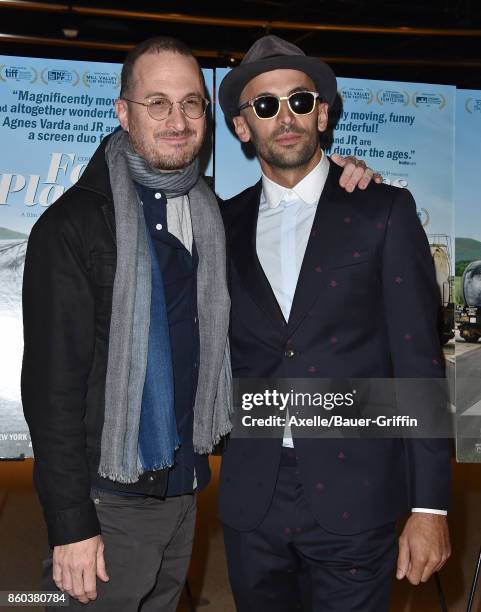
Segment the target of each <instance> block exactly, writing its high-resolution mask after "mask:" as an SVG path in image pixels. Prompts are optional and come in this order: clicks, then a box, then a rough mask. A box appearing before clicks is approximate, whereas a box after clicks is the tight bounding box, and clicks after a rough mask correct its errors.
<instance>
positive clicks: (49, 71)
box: [0, 56, 213, 457]
mask: <svg viewBox="0 0 481 612" xmlns="http://www.w3.org/2000/svg"><path fill="white" fill-rule="evenodd" d="M120 70H121V65H120V64H111V63H98V62H81V61H70V60H69V61H67V60H54V59H41V58H26V57H10V56H0V142H1V143H2V146H1V148H0V338H1V350H0V424H1V425H0V457H19V456H22V455H24V456H25V457H29V456H32V449H31V444H30V436H29V434H28V428H27V425H26V423H25V421H24V418H23V411H22V406H21V398H20V370H21V361H22V353H23V328H22V312H21V289H22V275H23V264H24V259H25V250H26V245H27V240H28V235H29V233H30V229H31V228H32V226H33V224H34V223H35V221H36V220H37V219H38V218H39V217H40V215H41V214H42V212H43V211H44V210H45V209H46V208H47V207H48V206H49V205H50V204H52V203H53V202H54V201H55V200H56V199H57V198H58V197H59V196H60V195H62V193H64V191H65V190H66V189H68V188H69V187H71V186H72V185H73V184H74V183H75V182H76V181H77V180H78V178H79V176H80V175H81V173H82V172H83V170H84V168H85V166H86V165H87V163H88V161H89V159H90V157H91V155H92V153H93V151H95V149H96V148H97V146H98V144H99V143H100V141H101V140H102V138H104V137H105V136H107V135H108V134H110V133H111V132H112V131H113V130H114V129H115V128H116V127H117V126H118V121H117V118H116V115H115V109H114V102H115V100H116V99H117V98H118V96H119V91H120ZM203 72H204V78H205V81H206V85H207V89H208V91H209V95H210V98H211V99H212V91H213V71H212V70H204V71H203ZM146 112H147V111H146ZM208 140H209V139H208ZM203 158H204V168H205V172H206V174H208V175H209V174H210V175H211V174H212V173H213V162H212V151H211V150H208V151H207V152H206V153H204V156H203Z"/></svg>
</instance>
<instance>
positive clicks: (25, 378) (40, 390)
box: [22, 139, 167, 546]
mask: <svg viewBox="0 0 481 612" xmlns="http://www.w3.org/2000/svg"><path fill="white" fill-rule="evenodd" d="M106 140H108V139H106ZM106 140H105V141H104V142H103V143H102V144H101V145H100V147H99V148H98V149H97V151H96V152H95V154H94V156H93V158H92V160H91V161H90V163H89V164H88V166H87V168H86V169H85V171H84V173H83V175H82V176H81V177H80V179H79V181H78V182H77V183H76V184H75V185H74V186H73V187H71V188H70V189H69V190H68V191H67V192H66V193H65V194H64V195H63V196H61V197H60V198H59V199H58V200H57V201H56V202H55V203H54V204H52V205H51V206H50V207H49V208H48V209H47V210H46V211H45V212H44V213H43V215H42V216H41V217H40V219H39V220H38V221H37V222H36V224H35V225H34V227H33V229H32V232H31V234H30V238H29V241H28V247H27V255H26V260H25V272H24V281H23V317H24V341H25V348H24V357H23V367H22V401H23V409H24V414H25V418H26V420H27V423H28V426H29V428H30V434H31V438H32V443H33V451H34V456H35V463H34V482H35V486H36V488H37V491H38V495H39V498H40V502H41V504H42V506H43V510H44V514H45V519H46V523H47V529H48V534H49V541H50V544H51V546H55V545H59V544H67V543H71V542H76V541H80V540H84V539H86V538H90V537H93V536H94V535H97V534H99V533H100V527H99V522H98V520H97V514H96V511H95V507H94V504H93V502H92V500H91V499H90V489H91V486H92V485H97V486H102V483H103V479H102V478H100V477H99V476H98V474H97V469H98V465H99V460H100V443H101V435H102V427H103V421H104V407H105V397H104V395H105V377H106V371H107V355H108V338H109V330H110V315H111V307H112V290H113V282H114V276H115V267H116V244H115V217H114V207H113V201H112V191H111V188H110V182H109V175H108V168H107V165H106V163H105V146H106ZM166 485H167V470H161V471H158V472H150V473H146V474H143V475H142V477H141V478H140V480H139V481H138V482H137V483H134V484H131V485H122V484H119V483H118V484H116V485H114V486H115V488H116V489H118V490H123V491H130V492H138V493H145V494H149V495H159V496H162V495H163V494H164V492H165V489H166Z"/></svg>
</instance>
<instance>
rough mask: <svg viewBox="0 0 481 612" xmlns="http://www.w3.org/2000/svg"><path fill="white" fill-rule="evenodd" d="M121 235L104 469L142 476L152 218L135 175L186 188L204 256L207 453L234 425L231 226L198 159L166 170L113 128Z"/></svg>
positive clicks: (202, 381)
mask: <svg viewBox="0 0 481 612" xmlns="http://www.w3.org/2000/svg"><path fill="white" fill-rule="evenodd" d="M106 161H107V165H108V168H109V175H110V184H111V187H112V193H113V199H114V208H115V226H116V240H117V268H116V273H115V281H114V288H113V296H112V315H111V322H110V337H109V352H108V362H107V378H106V385H105V416H104V425H103V430H102V442H101V457H100V464H99V474H100V475H101V476H103V477H105V478H109V479H111V480H115V481H118V482H125V483H130V482H136V481H137V480H138V478H139V474H140V467H141V466H140V462H139V458H138V434H139V423H140V411H141V404H142V392H143V387H144V381H145V372H146V366H147V351H148V336H149V325H150V299H151V262H150V252H149V247H148V243H147V235H146V231H147V230H146V226H145V220H144V215H143V212H142V210H141V208H140V202H139V198H138V195H137V192H136V189H135V186H134V184H133V180H132V179H133V177H134V176H135V180H138V181H139V182H141V183H142V184H143V185H147V186H151V187H154V188H157V189H160V190H163V191H166V192H167V194H168V197H176V196H179V195H183V194H185V193H186V191H188V198H189V202H190V213H191V219H192V230H193V234H194V239H195V243H196V248H197V252H198V256H199V263H198V269H197V302H198V314H199V332H200V364H199V383H198V387H197V394H196V399H195V406H194V435H193V442H194V450H195V451H196V452H198V453H204V454H205V453H209V452H211V451H212V449H213V447H214V446H215V445H216V444H217V443H218V442H219V440H220V439H221V438H222V437H223V436H225V435H226V434H227V433H228V432H229V431H230V429H231V421H230V417H231V415H232V392H231V376H232V374H231V365H230V353H229V341H228V336H227V333H228V326H229V311H230V299H229V294H228V290H227V281H226V276H227V272H226V254H225V234H224V227H223V223H222V219H221V216H220V212H219V207H218V204H217V201H216V198H215V196H214V194H213V193H212V191H211V190H210V189H209V188H208V187H207V185H206V184H205V182H204V180H203V179H202V178H198V165H197V163H196V162H194V163H193V164H191V165H190V166H188V167H187V168H186V169H185V171H180V172H175V173H174V172H160V171H158V170H156V169H154V168H152V167H150V166H149V165H148V164H147V163H146V162H145V161H144V160H142V159H141V158H140V157H139V156H138V155H136V154H135V152H134V151H133V150H132V147H131V145H130V140H129V137H128V134H127V133H126V132H124V131H122V130H120V131H117V132H114V133H113V134H112V136H111V137H110V141H109V143H108V145H107V148H106Z"/></svg>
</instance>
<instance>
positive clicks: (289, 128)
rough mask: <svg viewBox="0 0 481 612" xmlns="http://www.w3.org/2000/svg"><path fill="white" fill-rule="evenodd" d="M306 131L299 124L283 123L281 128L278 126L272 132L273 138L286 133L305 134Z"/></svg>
mask: <svg viewBox="0 0 481 612" xmlns="http://www.w3.org/2000/svg"><path fill="white" fill-rule="evenodd" d="M305 132H306V130H303V129H302V128H300V127H297V126H285V125H281V126H280V127H279V128H277V130H275V131H274V132H273V133H272V135H271V139H274V138H278V137H279V136H284V135H285V134H305Z"/></svg>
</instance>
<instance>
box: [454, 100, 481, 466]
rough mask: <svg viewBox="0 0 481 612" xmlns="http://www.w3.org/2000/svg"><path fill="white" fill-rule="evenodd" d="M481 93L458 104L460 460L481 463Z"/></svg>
mask: <svg viewBox="0 0 481 612" xmlns="http://www.w3.org/2000/svg"><path fill="white" fill-rule="evenodd" d="M480 134H481V91H474V90H458V91H457V100H456V181H455V197H456V266H455V301H456V415H457V445H456V451H457V458H458V461H462V462H470V463H471V462H477V463H479V462H481V376H480V372H481V340H480V338H481V197H480V195H479V194H480V190H479V184H478V183H479V169H480V168H481V139H480Z"/></svg>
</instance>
